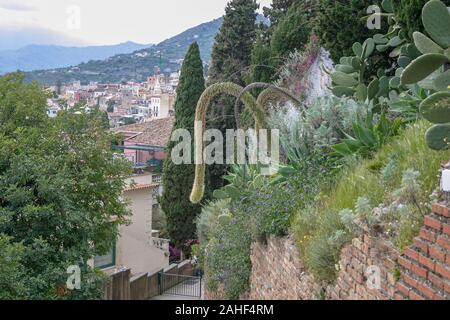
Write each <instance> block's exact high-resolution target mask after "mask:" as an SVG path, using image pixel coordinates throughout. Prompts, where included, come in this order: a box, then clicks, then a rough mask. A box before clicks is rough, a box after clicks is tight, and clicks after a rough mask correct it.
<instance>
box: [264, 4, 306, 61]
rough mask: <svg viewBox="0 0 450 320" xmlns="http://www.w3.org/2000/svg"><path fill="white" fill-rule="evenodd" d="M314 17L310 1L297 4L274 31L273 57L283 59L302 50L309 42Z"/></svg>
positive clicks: (272, 40) (272, 42)
mask: <svg viewBox="0 0 450 320" xmlns="http://www.w3.org/2000/svg"><path fill="white" fill-rule="evenodd" d="M313 17H314V11H313V9H312V3H311V2H310V1H297V2H295V3H294V4H293V5H292V6H291V7H290V8H289V9H288V11H287V12H286V15H285V16H284V17H283V18H282V19H281V20H280V21H279V22H278V24H277V26H276V28H275V29H274V31H273V35H272V39H271V48H272V55H273V56H278V57H283V56H285V55H286V54H288V53H289V52H292V51H294V50H295V49H302V48H303V47H304V46H305V44H306V43H307V42H308V40H309V36H310V34H311V29H312V25H311V21H312V20H313Z"/></svg>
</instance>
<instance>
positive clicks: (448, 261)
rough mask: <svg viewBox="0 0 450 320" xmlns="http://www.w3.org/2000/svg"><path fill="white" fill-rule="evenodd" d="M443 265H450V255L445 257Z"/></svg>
mask: <svg viewBox="0 0 450 320" xmlns="http://www.w3.org/2000/svg"><path fill="white" fill-rule="evenodd" d="M445 263H446V264H448V265H450V254H448V255H447V258H446V259H445Z"/></svg>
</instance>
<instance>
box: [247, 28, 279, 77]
mask: <svg viewBox="0 0 450 320" xmlns="http://www.w3.org/2000/svg"><path fill="white" fill-rule="evenodd" d="M266 33H267V31H266V30H259V33H258V37H257V40H256V42H255V45H254V46H253V50H252V57H251V66H252V69H251V78H250V79H249V81H247V82H248V83H252V82H271V81H272V77H273V75H274V74H275V71H276V68H275V66H274V65H275V62H276V61H274V60H273V59H272V51H271V50H270V43H269V41H268V40H267V39H266Z"/></svg>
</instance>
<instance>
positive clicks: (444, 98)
mask: <svg viewBox="0 0 450 320" xmlns="http://www.w3.org/2000/svg"><path fill="white" fill-rule="evenodd" d="M420 112H421V113H422V115H423V117H424V118H425V119H427V120H428V121H430V122H433V123H447V122H450V92H438V93H435V94H433V95H431V96H429V97H428V98H427V99H425V100H423V101H422V103H421V104H420Z"/></svg>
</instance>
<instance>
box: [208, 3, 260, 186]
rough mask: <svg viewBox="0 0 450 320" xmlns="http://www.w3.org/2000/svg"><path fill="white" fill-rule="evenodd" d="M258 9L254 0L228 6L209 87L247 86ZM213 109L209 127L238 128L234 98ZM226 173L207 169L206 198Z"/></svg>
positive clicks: (216, 168) (216, 167) (219, 101)
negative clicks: (227, 84) (230, 83)
mask: <svg viewBox="0 0 450 320" xmlns="http://www.w3.org/2000/svg"><path fill="white" fill-rule="evenodd" d="M258 7H259V6H258V4H257V3H256V1H255V0H231V1H230V2H229V3H228V4H227V7H226V8H225V16H224V18H223V24H222V27H221V28H220V31H219V33H218V34H217V36H216V39H215V43H214V46H213V52H212V60H211V66H210V68H209V75H208V85H211V84H214V83H218V82H229V81H231V82H234V83H236V84H238V85H241V86H244V85H245V81H244V79H243V78H244V75H245V73H246V72H247V73H248V68H249V66H250V63H251V52H252V48H253V43H254V41H255V36H256V24H255V22H256V15H257V14H256V10H257V9H258ZM210 110H211V111H210V112H209V115H208V127H209V128H214V129H219V130H221V131H222V132H225V130H226V129H234V128H236V121H235V118H234V99H233V98H230V97H227V96H226V97H223V96H221V97H220V98H218V99H216V100H215V101H214V103H213V104H212V105H211V108H210ZM224 142H225V141H224ZM226 172H227V166H225V165H219V164H217V165H211V166H208V174H207V176H208V181H207V182H208V183H207V189H206V194H207V195H208V194H209V195H210V194H211V193H212V191H214V190H216V189H219V188H221V187H222V186H223V185H224V180H223V178H222V177H223V176H224V175H225V174H226Z"/></svg>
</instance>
